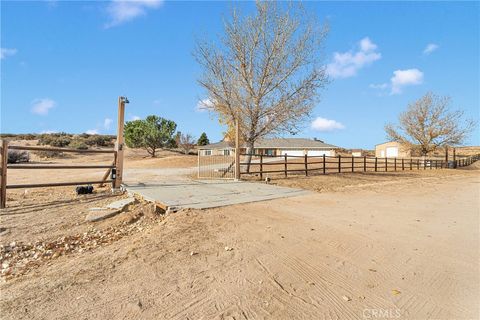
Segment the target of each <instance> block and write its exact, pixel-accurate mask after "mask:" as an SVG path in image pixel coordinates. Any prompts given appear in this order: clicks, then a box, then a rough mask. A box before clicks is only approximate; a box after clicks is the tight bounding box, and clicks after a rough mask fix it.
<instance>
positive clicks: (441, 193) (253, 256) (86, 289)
mask: <svg viewBox="0 0 480 320" xmlns="http://www.w3.org/2000/svg"><path fill="white" fill-rule="evenodd" d="M425 174H426V173H424V175H425ZM376 177H378V178H376V179H375V178H368V179H370V180H369V181H368V183H365V181H363V183H359V184H357V185H356V186H355V187H352V188H350V187H348V185H344V186H341V187H338V186H335V185H334V186H333V187H332V188H331V190H336V191H328V192H325V190H323V192H321V193H315V194H312V195H308V196H302V197H296V198H289V199H278V200H273V201H266V202H260V203H251V204H246V205H237V206H231V207H225V208H218V209H210V210H204V211H196V210H190V211H182V212H178V213H176V214H171V215H167V216H166V217H165V218H161V219H160V218H159V219H153V220H148V221H149V222H147V221H146V220H145V221H144V223H147V225H148V228H147V227H145V228H140V229H138V230H137V231H136V232H132V233H129V234H128V235H126V236H124V237H121V238H119V239H118V240H117V241H114V242H112V243H110V244H108V245H105V246H99V247H97V248H95V249H92V250H89V251H87V252H82V253H80V252H73V253H71V254H67V255H64V256H60V257H58V258H57V259H54V260H51V261H50V262H49V263H44V264H39V266H38V267H37V268H35V269H33V270H32V271H31V272H28V273H27V274H26V275H23V276H20V277H16V278H13V279H10V280H7V281H6V282H3V283H2V284H1V287H0V290H1V298H0V309H1V312H2V318H3V319H70V318H75V319H262V318H268V319H373V318H403V319H478V318H479V310H478V300H479V297H480V292H479V283H480V279H479V275H480V273H479V266H478V261H479V249H480V248H479V228H478V226H479V203H480V202H479V201H480V199H479V196H480V175H479V173H478V171H476V170H472V171H467V170H466V171H456V172H455V174H439V173H437V174H436V175H434V174H431V175H429V176H422V175H417V176H410V177H404V178H398V177H395V176H385V177H382V178H380V175H377V176H376ZM320 178H321V177H318V178H317V177H313V178H312V180H314V179H320ZM323 178H324V179H334V178H327V177H323ZM339 179H341V178H339ZM344 180H347V179H344ZM348 180H351V179H348ZM290 181H297V182H295V183H299V182H298V181H300V180H295V179H292V180H290ZM308 181H310V180H308ZM332 181H333V180H332ZM332 181H331V183H333V182H332ZM327 182H328V180H323V183H324V184H327ZM318 183H319V181H317V182H316V184H318ZM301 184H303V186H305V187H308V185H313V184H315V183H305V182H302V183H301ZM18 196H21V195H18ZM99 201H103V200H99ZM72 203H73V205H72V206H71V207H70V208H71V210H72V211H75V210H77V208H81V202H72ZM77 206H80V207H77ZM133 210H135V209H133ZM42 214H46V213H45V212H44V213H42ZM15 216H16V215H13V216H12V217H11V218H9V219H11V220H10V222H9V223H11V225H14V224H15V223H16V222H15V220H14V218H15ZM27 216H28V217H30V219H32V221H31V224H30V225H31V226H32V228H34V226H35V225H36V223H35V219H38V218H36V217H38V214H37V215H36V214H35V212H33V211H32V212H30V213H26V214H25V215H24V218H19V217H20V215H18V216H16V217H18V219H23V220H18V222H17V223H21V224H25V223H26V222H27V221H26V220H25V219H26V217H27ZM53 217H54V215H53V214H52V219H53ZM2 218H3V217H2ZM72 218H74V220H75V221H78V219H77V217H75V216H72ZM78 218H79V217H78ZM67 220H68V219H67ZM69 223H70V222H65V224H66V225H67V226H68V224H69ZM78 231H81V230H76V231H74V232H78ZM22 232H25V233H28V231H27V230H24V231H22ZM44 232H46V230H44ZM12 234H13V235H11V237H14V236H15V234H16V232H15V231H13V233H12ZM11 239H12V238H9V240H11ZM2 243H4V241H3V239H2ZM379 315H381V316H379Z"/></svg>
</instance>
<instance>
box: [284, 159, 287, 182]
mask: <svg viewBox="0 0 480 320" xmlns="http://www.w3.org/2000/svg"><path fill="white" fill-rule="evenodd" d="M284 165H285V178H286V177H287V154H286V153H285V163H284Z"/></svg>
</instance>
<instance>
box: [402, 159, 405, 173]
mask: <svg viewBox="0 0 480 320" xmlns="http://www.w3.org/2000/svg"><path fill="white" fill-rule="evenodd" d="M404 160H405V159H403V158H402V171H403V170H405V163H404Z"/></svg>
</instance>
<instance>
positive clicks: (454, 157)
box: [453, 148, 457, 169]
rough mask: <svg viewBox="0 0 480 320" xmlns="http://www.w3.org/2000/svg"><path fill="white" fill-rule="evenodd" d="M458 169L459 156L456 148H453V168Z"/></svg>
mask: <svg viewBox="0 0 480 320" xmlns="http://www.w3.org/2000/svg"><path fill="white" fill-rule="evenodd" d="M456 167H457V155H456V151H455V148H453V168H454V169H455V168H456Z"/></svg>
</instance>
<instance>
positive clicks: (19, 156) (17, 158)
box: [7, 150, 30, 163]
mask: <svg viewBox="0 0 480 320" xmlns="http://www.w3.org/2000/svg"><path fill="white" fill-rule="evenodd" d="M28 161H30V154H29V153H28V151H21V150H8V158H7V163H22V162H28Z"/></svg>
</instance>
